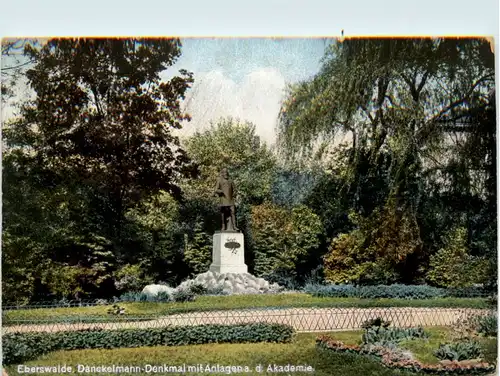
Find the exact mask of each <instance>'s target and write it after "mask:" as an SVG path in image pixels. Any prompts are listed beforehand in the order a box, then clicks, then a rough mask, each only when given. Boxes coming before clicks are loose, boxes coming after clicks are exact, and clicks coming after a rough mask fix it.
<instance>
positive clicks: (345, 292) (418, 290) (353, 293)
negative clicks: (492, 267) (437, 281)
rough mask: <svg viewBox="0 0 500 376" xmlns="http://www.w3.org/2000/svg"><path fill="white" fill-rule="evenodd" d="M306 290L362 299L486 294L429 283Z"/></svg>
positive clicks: (307, 287) (310, 287)
mask: <svg viewBox="0 0 500 376" xmlns="http://www.w3.org/2000/svg"><path fill="white" fill-rule="evenodd" d="M304 292H306V293H308V294H310V295H312V296H318V297H333V298H361V299H383V298H386V299H434V298H445V297H456V298H474V297H481V296H484V290H483V289H481V288H479V287H468V288H461V289H444V288H439V287H433V286H428V285H401V284H394V285H375V286H354V285H321V284H312V283H308V284H306V285H305V286H304Z"/></svg>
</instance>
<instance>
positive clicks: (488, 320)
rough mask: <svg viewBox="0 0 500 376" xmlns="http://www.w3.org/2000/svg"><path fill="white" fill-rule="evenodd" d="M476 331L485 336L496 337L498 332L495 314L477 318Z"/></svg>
mask: <svg viewBox="0 0 500 376" xmlns="http://www.w3.org/2000/svg"><path fill="white" fill-rule="evenodd" d="M477 332H478V333H479V334H482V335H484V336H486V337H496V336H497V332H498V319H497V315H496V314H493V315H488V316H482V317H479V318H478V320H477Z"/></svg>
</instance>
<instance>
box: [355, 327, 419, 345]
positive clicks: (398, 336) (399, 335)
mask: <svg viewBox="0 0 500 376" xmlns="http://www.w3.org/2000/svg"><path fill="white" fill-rule="evenodd" d="M427 337H428V334H427V333H426V332H425V331H424V329H423V328H407V329H405V328H387V327H383V326H382V327H369V328H367V329H365V332H364V333H363V336H362V341H363V343H364V344H371V345H378V346H388V345H389V346H391V345H396V344H398V343H399V342H402V341H404V340H411V339H415V338H427Z"/></svg>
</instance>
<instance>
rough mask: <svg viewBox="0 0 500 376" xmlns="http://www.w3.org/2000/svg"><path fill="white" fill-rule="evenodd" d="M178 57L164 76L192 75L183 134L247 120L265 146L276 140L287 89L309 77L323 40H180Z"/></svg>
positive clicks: (320, 54) (315, 68)
mask: <svg viewBox="0 0 500 376" xmlns="http://www.w3.org/2000/svg"><path fill="white" fill-rule="evenodd" d="M182 42H183V47H182V55H181V57H180V59H179V60H178V61H177V63H176V64H175V65H174V66H173V67H172V69H169V70H168V71H167V72H165V73H166V74H165V75H164V77H165V78H169V76H171V75H173V74H175V73H176V72H177V71H178V69H181V68H184V69H187V70H189V71H192V72H193V73H194V79H195V82H194V84H193V87H192V89H191V90H190V91H189V92H188V95H187V97H186V101H185V106H186V107H185V109H186V111H187V112H188V113H189V114H190V115H191V117H192V120H191V122H189V123H188V124H185V128H184V132H183V133H184V134H185V135H189V134H192V133H193V132H194V131H200V130H203V129H206V127H208V126H209V124H210V123H211V122H215V121H217V120H218V119H220V118H221V117H233V118H237V119H240V120H242V121H249V122H251V123H253V124H254V125H255V127H256V133H257V134H258V135H259V136H260V137H261V140H262V141H265V142H267V143H268V144H272V143H274V141H275V139H276V135H275V128H276V122H277V118H278V113H279V109H280V103H281V100H282V98H283V95H284V90H285V87H286V85H287V84H291V83H296V82H299V81H303V80H306V79H309V78H311V77H313V76H314V75H315V74H316V73H317V72H318V71H319V69H320V66H321V64H320V62H321V59H322V58H323V55H324V51H325V48H326V46H327V44H326V41H325V40H323V39H319V38H300V39H297V38H290V39H271V38H218V39H213V38H207V39H204V38H198V39H184V40H183V41H182Z"/></svg>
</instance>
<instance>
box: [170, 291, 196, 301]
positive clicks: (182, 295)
mask: <svg viewBox="0 0 500 376" xmlns="http://www.w3.org/2000/svg"><path fill="white" fill-rule="evenodd" d="M195 299H196V295H195V293H194V292H193V291H191V289H187V288H180V289H179V288H178V289H175V290H174V292H173V293H172V300H173V301H174V302H192V301H194V300H195Z"/></svg>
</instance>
